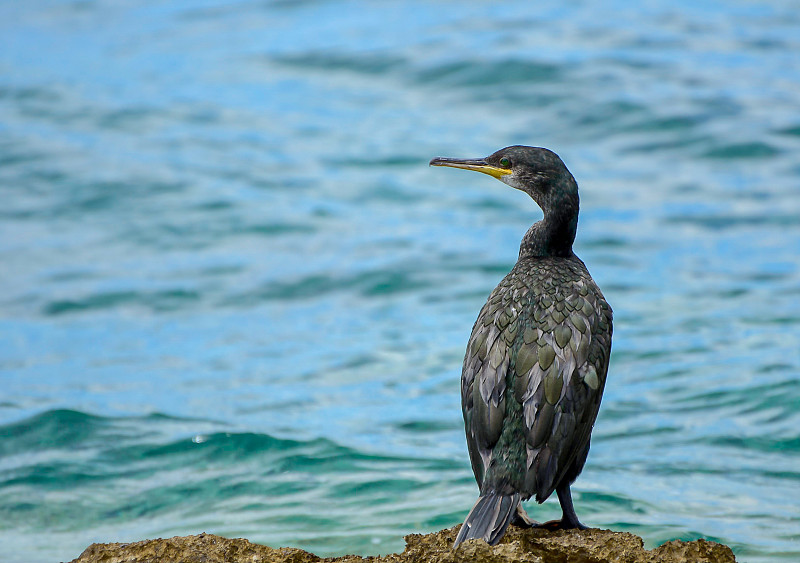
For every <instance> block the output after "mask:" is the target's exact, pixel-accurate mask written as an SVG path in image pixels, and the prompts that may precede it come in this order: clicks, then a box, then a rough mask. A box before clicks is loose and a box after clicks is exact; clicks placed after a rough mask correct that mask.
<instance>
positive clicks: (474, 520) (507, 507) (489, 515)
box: [453, 492, 520, 548]
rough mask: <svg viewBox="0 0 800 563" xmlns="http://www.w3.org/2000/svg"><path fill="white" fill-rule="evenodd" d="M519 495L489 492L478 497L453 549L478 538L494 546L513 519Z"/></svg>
mask: <svg viewBox="0 0 800 563" xmlns="http://www.w3.org/2000/svg"><path fill="white" fill-rule="evenodd" d="M519 501H520V495H519V494H518V493H515V494H513V495H501V494H500V493H495V492H489V493H486V494H485V495H481V496H480V497H478V501H477V502H476V503H475V506H473V507H472V510H470V511H469V514H467V519H466V520H464V524H463V525H462V526H461V531H459V532H458V536H457V537H456V542H455V543H454V544H453V547H454V548H455V547H457V546H458V544H460V543H461V542H463V541H464V540H471V539H473V538H480V539H483V540H485V541H486V543H488V544H489V545H496V544H497V542H499V541H500V539H501V538H502V537H503V534H505V533H506V528H508V525H509V524H510V523H511V520H512V518H514V513H515V512H516V510H517V505H519Z"/></svg>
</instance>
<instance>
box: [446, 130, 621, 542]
mask: <svg viewBox="0 0 800 563" xmlns="http://www.w3.org/2000/svg"><path fill="white" fill-rule="evenodd" d="M431 165H433V166H450V167H455V168H465V169H468V170H477V171H479V172H484V173H486V174H489V175H491V176H493V177H495V178H497V179H499V180H501V181H502V182H504V183H506V184H508V185H510V186H512V187H514V188H517V189H519V190H522V191H524V192H525V193H527V194H528V195H530V196H531V197H532V198H533V199H534V201H535V202H536V203H537V204H538V205H539V207H541V209H542V211H543V213H544V217H543V219H542V220H541V221H539V222H538V223H536V224H534V225H533V226H532V227H531V228H530V229H529V230H528V232H527V233H526V234H525V236H524V237H523V239H522V244H521V245H520V250H519V259H518V260H517V263H516V265H515V266H514V268H513V269H512V270H511V272H509V274H508V275H507V276H506V277H505V278H503V280H502V281H501V282H500V284H499V285H498V286H497V287H496V288H495V289H494V291H492V293H491V295H490V296H489V299H488V301H487V302H486V304H485V305H484V306H483V308H482V309H481V312H480V314H479V315H478V320H477V321H476V322H475V326H474V327H473V328H472V335H471V336H470V338H469V343H468V345H467V353H466V356H465V357H464V367H463V371H462V374H461V407H462V411H463V414H464V424H465V428H466V433H467V446H468V448H469V455H470V460H471V461H472V470H473V472H474V473H475V479H476V480H477V481H478V486H479V487H480V497H479V498H478V501H477V502H476V503H475V506H474V507H473V508H472V510H471V511H470V513H469V515H468V516H467V518H466V520H465V521H464V525H463V526H462V527H461V531H460V532H459V534H458V537H457V538H456V542H455V545H456V546H457V545H458V544H459V543H461V542H462V541H464V540H466V539H471V538H482V539H484V540H486V541H487V542H488V543H490V544H492V545H494V544H496V543H497V542H499V541H500V539H501V538H502V537H503V534H504V533H505V530H506V528H507V527H508V525H509V524H510V523H511V522H512V521H513V522H514V523H517V524H521V525H533V523H532V522H531V521H530V520H529V519H528V518H527V514H525V511H524V510H523V509H522V507H521V506H520V501H521V500H526V499H529V498H531V497H535V498H536V500H537V501H538V502H540V503H541V502H544V500H545V499H547V498H548V497H549V496H550V495H551V494H552V493H553V491H554V490H555V491H556V492H557V493H558V499H559V501H560V503H561V508H562V511H563V517H562V519H561V520H559V521H555V522H550V523H547V524H541V526H545V527H548V528H583V527H584V526H583V525H582V524H581V523H580V522H579V521H578V518H577V516H576V515H575V510H574V508H573V506H572V498H571V495H570V485H571V483H572V482H573V481H575V479H576V478H577V477H578V475H579V474H580V472H581V470H582V469H583V465H584V463H585V462H586V456H587V455H588V453H589V437H590V434H591V432H592V426H593V425H594V421H595V419H596V418H597V411H598V409H599V408H600V398H601V396H602V394H603V387H604V386H605V382H606V373H607V371H608V359H609V354H610V352H611V326H612V313H611V307H609V305H608V303H606V300H605V298H604V297H603V293H602V292H601V291H600V288H598V287H597V285H596V284H595V283H594V280H592V277H591V276H590V275H589V272H588V271H587V270H586V266H585V265H584V264H583V262H582V261H581V260H580V259H579V258H578V257H577V256H575V254H574V253H573V252H572V243H573V241H574V240H575V232H576V229H577V226H578V185H577V183H576V182H575V179H574V178H573V177H572V174H570V172H569V170H567V167H566V166H564V163H563V162H562V161H561V159H560V158H559V157H558V155H556V154H555V153H553V152H551V151H549V150H547V149H543V148H535V147H524V146H513V147H506V148H504V149H501V150H499V151H497V152H496V153H494V154H492V155H491V156H488V157H486V158H485V159H477V160H458V159H450V158H434V159H433V160H431Z"/></svg>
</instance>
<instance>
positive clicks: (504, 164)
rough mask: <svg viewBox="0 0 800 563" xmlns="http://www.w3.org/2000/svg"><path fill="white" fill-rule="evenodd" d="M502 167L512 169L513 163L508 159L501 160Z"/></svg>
mask: <svg viewBox="0 0 800 563" xmlns="http://www.w3.org/2000/svg"><path fill="white" fill-rule="evenodd" d="M500 166H502V167H503V168H511V161H510V160H508V159H507V158H506V157H503V158H501V159H500Z"/></svg>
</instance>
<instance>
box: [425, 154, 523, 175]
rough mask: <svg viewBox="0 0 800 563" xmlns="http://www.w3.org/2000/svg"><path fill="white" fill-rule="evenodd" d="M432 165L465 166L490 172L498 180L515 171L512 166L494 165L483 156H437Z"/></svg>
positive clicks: (467, 168) (465, 167)
mask: <svg viewBox="0 0 800 563" xmlns="http://www.w3.org/2000/svg"><path fill="white" fill-rule="evenodd" d="M430 165H431V166H449V167H450V168H463V169H464V170H477V171H478V172H483V173H484V174H488V175H489V176H492V177H494V178H497V179H498V180H499V179H500V178H502V177H503V176H507V175H508V174H511V173H512V172H513V171H512V170H511V169H510V168H500V167H498V166H492V165H491V164H489V163H488V162H486V160H484V159H482V158H472V159H465V158H444V157H436V158H434V159H433V160H431V162H430Z"/></svg>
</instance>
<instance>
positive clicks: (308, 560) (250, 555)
mask: <svg viewBox="0 0 800 563" xmlns="http://www.w3.org/2000/svg"><path fill="white" fill-rule="evenodd" d="M459 528H460V526H456V527H454V528H449V529H447V530H442V531H440V532H434V533H432V534H425V535H421V534H411V535H409V536H406V549H405V550H404V551H403V552H402V553H392V554H390V555H385V556H382V557H361V556H358V555H345V556H343V557H331V558H325V559H323V558H320V557H318V556H316V555H314V554H313V553H308V552H307V551H303V550H302V549H295V548H290V547H282V548H279V549H274V548H271V547H267V546H265V545H258V544H254V543H250V542H249V541H248V540H246V539H241V538H238V539H228V538H223V537H220V536H215V535H212V534H200V535H197V536H186V537H174V538H169V539H155V540H144V541H140V542H135V543H105V544H100V543H95V544H92V545H90V546H89V547H88V548H87V549H86V551H84V552H83V553H82V554H81V555H80V557H78V558H77V559H75V560H73V561H72V563H245V562H246V563H334V562H335V563H523V562H525V563H607V562H609V561H614V562H619V563H735V561H736V559H735V558H734V556H733V552H732V551H731V549H730V548H729V547H727V546H725V545H721V544H718V543H715V542H712V541H707V540H702V539H701V540H695V541H691V542H684V541H671V542H667V543H665V544H664V545H662V546H660V547H657V548H655V549H653V550H646V549H645V548H644V542H643V541H642V538H640V537H639V536H636V535H633V534H630V533H627V532H612V531H610V530H598V529H589V530H568V531H556V532H550V531H547V530H542V529H527V530H523V529H519V528H515V527H513V526H512V527H511V528H509V530H508V532H507V533H506V535H505V537H504V538H503V540H502V541H501V542H500V543H499V544H498V545H496V546H494V547H492V546H489V545H488V544H486V543H485V542H483V541H482V540H469V541H467V542H464V543H463V544H462V545H460V546H459V547H458V548H457V549H453V548H452V545H453V541H454V540H455V538H456V534H457V533H458V529H459Z"/></svg>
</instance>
